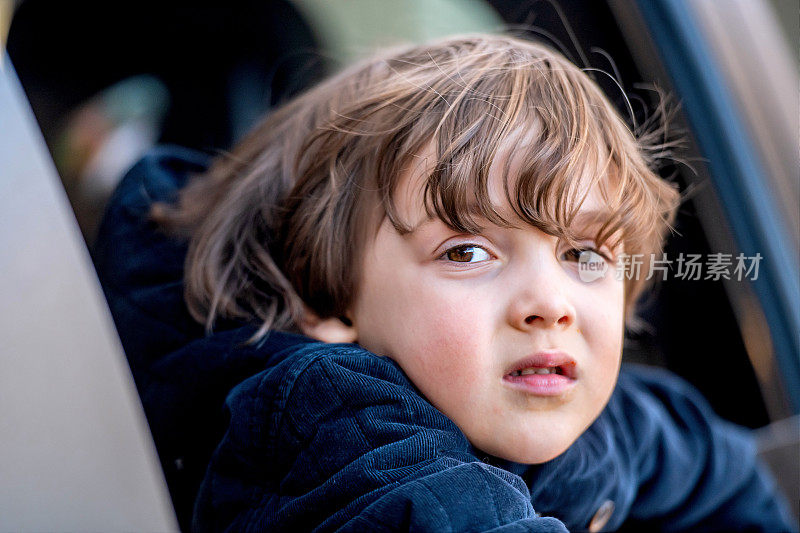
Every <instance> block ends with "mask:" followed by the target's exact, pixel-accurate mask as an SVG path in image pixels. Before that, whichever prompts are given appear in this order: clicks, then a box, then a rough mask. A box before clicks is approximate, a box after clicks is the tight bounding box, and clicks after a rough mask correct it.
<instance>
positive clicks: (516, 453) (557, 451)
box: [473, 439, 575, 465]
mask: <svg viewBox="0 0 800 533" xmlns="http://www.w3.org/2000/svg"><path fill="white" fill-rule="evenodd" d="M574 442H575V439H573V440H571V441H570V442H568V443H552V442H551V443H545V444H542V443H536V444H533V445H530V446H519V447H516V448H511V447H506V446H503V445H496V446H494V445H489V446H478V445H477V444H475V443H473V445H475V446H476V447H477V448H478V449H480V450H482V451H484V452H486V453H488V454H490V455H492V456H494V457H497V458H498V459H504V460H506V461H510V462H512V463H518V464H524V465H538V464H542V463H546V462H547V461H551V460H553V459H555V458H556V457H558V456H559V455H561V454H562V453H564V452H565V451H567V449H569V447H570V446H572V444H573V443H574Z"/></svg>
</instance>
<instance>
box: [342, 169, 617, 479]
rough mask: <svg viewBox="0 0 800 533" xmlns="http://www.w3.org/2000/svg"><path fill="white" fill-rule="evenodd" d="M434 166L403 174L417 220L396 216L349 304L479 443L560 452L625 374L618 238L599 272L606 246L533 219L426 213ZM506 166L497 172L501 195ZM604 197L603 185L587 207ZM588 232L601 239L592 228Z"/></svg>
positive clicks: (529, 457)
mask: <svg viewBox="0 0 800 533" xmlns="http://www.w3.org/2000/svg"><path fill="white" fill-rule="evenodd" d="M424 167H425V165H424V164H421V165H418V166H417V167H415V168H412V169H410V170H409V171H408V173H407V175H405V176H403V177H402V180H401V185H400V187H399V189H398V191H397V197H396V202H397V207H398V209H399V212H400V214H401V216H403V217H404V219H405V220H406V221H409V222H411V223H412V224H414V225H415V230H414V231H412V232H411V233H409V234H406V235H400V234H399V233H398V232H397V231H396V230H395V229H394V227H393V226H392V224H391V223H390V222H389V221H388V219H384V221H383V222H382V224H381V226H380V228H379V230H378V233H377V237H376V238H375V239H374V241H372V242H369V243H368V244H367V245H366V248H365V250H364V255H363V264H362V267H363V270H362V275H361V279H360V284H359V290H358V294H357V297H356V300H355V303H354V305H353V307H352V308H351V310H350V315H351V318H352V320H353V323H354V326H355V328H356V330H357V335H358V342H359V343H360V344H361V345H362V346H363V347H365V348H366V349H368V350H370V351H373V352H375V353H377V354H380V355H385V356H388V357H390V358H392V359H393V360H395V361H396V362H397V363H398V364H399V365H400V366H401V367H402V369H403V370H404V371H405V373H406V374H407V375H408V376H409V378H410V379H411V380H412V381H413V382H414V384H415V385H416V386H417V387H418V388H419V389H420V391H421V392H422V393H423V394H424V395H425V396H426V397H427V399H428V400H429V401H430V402H431V403H433V405H435V406H436V407H437V408H438V409H439V410H441V411H442V412H443V413H444V414H445V415H447V416H448V417H449V418H450V419H451V420H453V421H454V422H455V423H456V425H458V427H459V428H460V429H461V430H462V431H463V432H464V434H465V435H466V436H467V438H468V439H469V440H470V442H471V443H472V444H473V445H474V446H476V447H477V448H479V449H481V450H483V451H484V452H487V453H489V454H492V455H494V456H497V457H500V458H504V459H508V460H511V461H515V462H519V463H541V462H544V461H547V460H550V459H552V458H554V457H556V456H557V455H559V454H561V453H562V452H564V451H565V450H566V449H567V448H568V447H569V446H570V445H571V444H572V443H573V442H574V441H575V439H577V438H578V436H580V434H581V433H583V431H584V430H586V428H587V427H588V426H589V425H590V424H591V423H592V422H593V421H594V420H595V419H596V418H597V416H598V415H599V413H600V411H601V410H602V409H603V407H604V406H605V404H606V402H607V401H608V398H609V396H610V395H611V392H612V390H613V388H614V384H615V383H616V379H617V373H618V369H619V363H620V355H621V351H622V333H623V296H624V295H623V292H624V291H623V282H622V281H619V280H617V279H615V278H616V277H615V276H614V275H613V274H612V272H611V270H612V267H613V256H612V255H611V251H609V250H608V249H605V248H603V249H600V250H599V251H600V252H601V253H603V254H606V255H607V256H608V258H609V259H608V263H609V269H608V272H607V274H606V275H605V276H604V277H600V278H599V279H595V280H594V281H590V282H587V281H582V280H581V278H584V279H586V276H580V275H579V270H578V268H579V261H580V262H581V263H584V262H586V260H587V259H588V260H589V262H592V263H598V262H601V263H602V261H603V259H602V257H601V256H600V255H594V253H593V252H590V251H578V250H575V249H573V248H570V247H569V246H568V245H567V244H564V243H560V242H559V241H558V239H557V238H556V237H553V236H550V235H547V234H545V233H542V232H541V231H539V230H537V229H535V228H533V227H531V226H529V225H524V224H522V223H520V224H519V226H520V227H519V228H504V227H499V226H495V225H492V224H490V223H488V222H486V223H485V231H483V232H482V233H480V234H479V235H469V234H459V233H458V232H456V231H453V230H451V229H450V228H448V227H447V226H446V225H445V224H444V223H443V222H442V221H440V220H438V219H435V218H434V219H429V218H427V216H426V214H425V211H424V208H423V203H422V194H421V192H420V190H421V183H422V177H423V175H425V172H424ZM512 168H513V167H512ZM502 172H503V171H502V165H495V168H492V170H491V172H490V185H491V187H490V189H491V191H490V192H492V194H493V199H494V200H497V199H499V198H502V190H503V188H502V179H503V177H502V175H501V174H502ZM496 205H499V206H503V202H500V201H497V202H496ZM600 207H601V203H600V198H599V196H598V194H597V191H590V192H589V195H588V197H587V199H586V201H585V202H584V204H583V206H582V207H581V210H580V213H583V214H586V213H588V212H590V211H592V210H599V209H600ZM501 212H502V213H503V214H504V215H505V214H507V213H510V212H511V211H510V207H509V206H507V205H506V209H505V211H503V210H502V209H501ZM579 218H580V216H579ZM509 219H513V218H511V217H509ZM417 224H418V225H417ZM577 227H578V228H580V226H577ZM581 233H583V234H585V235H584V236H585V240H582V241H581V245H582V247H586V248H592V247H593V246H594V244H593V242H592V240H591V237H592V236H593V235H594V231H593V228H586V229H585V231H581ZM581 257H582V259H581ZM548 372H555V373H548Z"/></svg>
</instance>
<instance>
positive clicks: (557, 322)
mask: <svg viewBox="0 0 800 533" xmlns="http://www.w3.org/2000/svg"><path fill="white" fill-rule="evenodd" d="M537 281H538V283H530V284H528V285H527V286H526V287H525V288H524V289H522V290H521V291H519V292H518V293H517V294H516V295H515V297H514V298H513V301H512V302H511V304H510V306H509V317H508V318H509V322H510V323H511V325H512V326H514V327H515V328H517V329H520V330H523V331H527V330H530V329H531V328H558V329H567V328H569V327H570V326H572V325H573V324H574V323H575V308H574V307H573V305H572V304H571V303H570V301H569V298H568V297H567V295H566V294H565V293H564V288H563V287H559V286H558V284H557V283H548V282H544V283H543V282H542V281H543V280H541V279H539V280H537Z"/></svg>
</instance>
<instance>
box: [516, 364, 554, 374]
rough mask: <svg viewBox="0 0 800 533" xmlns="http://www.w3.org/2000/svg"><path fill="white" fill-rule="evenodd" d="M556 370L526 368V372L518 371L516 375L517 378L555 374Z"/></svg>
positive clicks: (550, 368) (551, 368) (549, 368)
mask: <svg viewBox="0 0 800 533" xmlns="http://www.w3.org/2000/svg"><path fill="white" fill-rule="evenodd" d="M555 373H556V369H555V367H552V366H551V367H548V368H526V369H524V370H517V371H516V372H515V373H514V375H516V376H528V375H530V374H542V375H543V374H555Z"/></svg>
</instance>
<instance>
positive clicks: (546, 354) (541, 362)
mask: <svg viewBox="0 0 800 533" xmlns="http://www.w3.org/2000/svg"><path fill="white" fill-rule="evenodd" d="M575 367H576V363H575V361H574V360H573V359H572V358H571V357H570V356H569V355H567V354H566V353H564V352H560V351H550V350H547V351H541V352H537V353H535V354H533V355H532V356H529V357H525V358H524V359H520V360H519V361H517V362H516V363H514V364H513V365H512V367H511V368H510V369H508V372H507V373H506V376H509V377H522V376H532V375H538V376H546V375H553V374H554V375H558V376H564V377H566V378H570V379H575V377H576V372H575Z"/></svg>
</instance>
